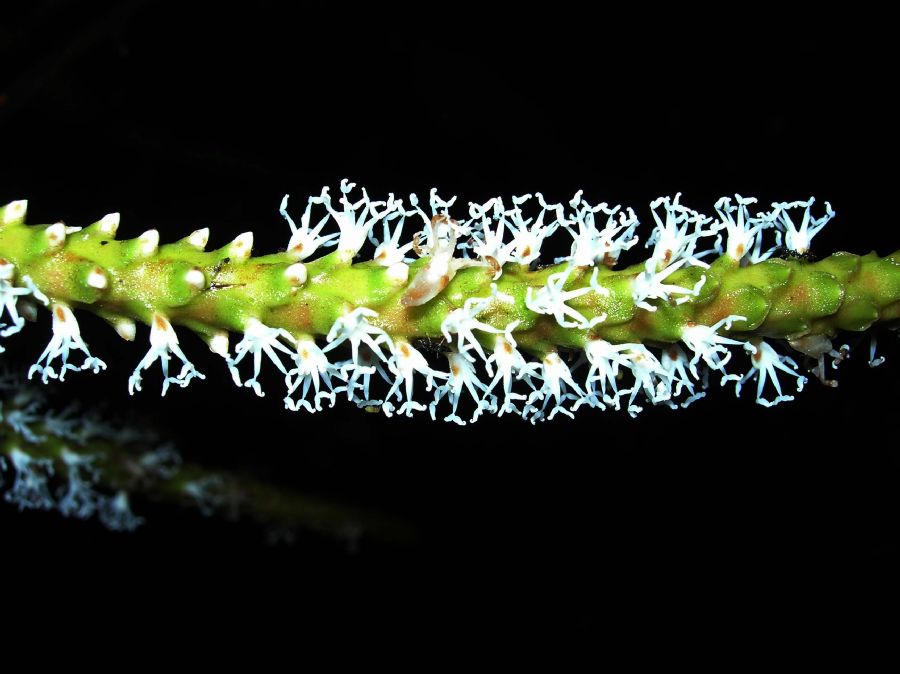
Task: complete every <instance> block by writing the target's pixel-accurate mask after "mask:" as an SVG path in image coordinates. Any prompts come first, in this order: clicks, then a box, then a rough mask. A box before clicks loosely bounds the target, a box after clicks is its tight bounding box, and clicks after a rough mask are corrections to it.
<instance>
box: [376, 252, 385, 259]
mask: <svg viewBox="0 0 900 674" xmlns="http://www.w3.org/2000/svg"><path fill="white" fill-rule="evenodd" d="M386 257H387V251H386V250H383V251H381V252H380V253H378V255H376V256H375V259H377V260H383V259H384V258H386Z"/></svg>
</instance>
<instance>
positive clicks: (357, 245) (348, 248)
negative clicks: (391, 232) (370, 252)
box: [322, 178, 397, 262]
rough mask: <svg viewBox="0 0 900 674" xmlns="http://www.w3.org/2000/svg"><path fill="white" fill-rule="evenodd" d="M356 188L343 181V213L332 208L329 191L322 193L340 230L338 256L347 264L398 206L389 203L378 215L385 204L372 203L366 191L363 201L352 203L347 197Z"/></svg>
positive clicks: (345, 180) (341, 200)
mask: <svg viewBox="0 0 900 674" xmlns="http://www.w3.org/2000/svg"><path fill="white" fill-rule="evenodd" d="M354 187H356V183H351V182H349V181H348V180H347V179H346V178H344V179H343V180H342V181H341V193H342V194H341V198H340V202H341V204H342V205H343V207H344V208H343V210H341V211H337V210H335V209H334V208H332V206H331V198H330V197H328V193H327V191H325V190H323V191H322V196H323V197H324V203H325V207H326V208H327V209H328V212H329V213H331V217H333V218H334V220H335V222H337V225H338V228H339V229H340V238H339V239H338V244H337V249H338V254H339V255H340V256H341V257H342V258H343V259H344V260H345V261H347V262H349V261H350V260H352V259H353V258H354V257H355V256H356V254H357V253H358V252H359V251H360V249H361V248H362V247H363V244H365V242H366V238H367V237H368V236H369V232H370V231H371V230H372V227H373V226H374V225H375V223H376V222H378V221H379V220H381V219H382V218H384V216H386V215H387V214H388V213H390V212H391V211H393V210H394V209H395V208H396V206H397V204H396V203H393V202H392V203H389V204H387V206H386V208H385V209H384V210H383V211H381V213H377V212H376V208H377V207H378V206H385V202H383V201H371V200H370V199H369V195H368V194H367V193H366V190H365V189H363V191H362V193H363V195H362V199H360V200H359V201H357V202H356V203H351V202H350V200H349V199H348V198H347V195H348V194H349V193H350V192H351V191H352V190H353V188H354Z"/></svg>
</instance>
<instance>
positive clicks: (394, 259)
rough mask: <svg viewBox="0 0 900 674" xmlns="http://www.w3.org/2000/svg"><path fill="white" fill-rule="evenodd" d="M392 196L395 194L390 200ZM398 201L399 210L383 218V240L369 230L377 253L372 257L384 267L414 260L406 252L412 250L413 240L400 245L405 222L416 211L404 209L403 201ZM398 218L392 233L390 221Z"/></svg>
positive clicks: (370, 238)
mask: <svg viewBox="0 0 900 674" xmlns="http://www.w3.org/2000/svg"><path fill="white" fill-rule="evenodd" d="M392 197H393V195H391V198H389V199H388V201H392ZM396 203H397V210H396V211H394V212H393V213H390V214H388V215H386V216H385V217H384V219H383V220H382V223H383V225H384V236H383V237H382V239H381V241H379V240H378V239H376V238H375V237H374V236H372V233H371V231H370V232H369V241H371V242H372V244H373V245H374V246H375V254H374V255H373V256H372V259H373V260H374V261H375V262H376V263H377V264H379V265H380V266H382V267H393V266H394V265H396V264H399V263H401V262H402V263H409V262H412V261H413V258H411V257H406V254H407V253H408V252H409V251H410V250H412V247H413V242H412V240H410V241H409V242H408V243H405V244H403V245H400V237H401V236H402V235H403V224H404V223H405V222H406V218H407V216H409V215H412V214H413V213H415V212H416V211H414V210H413V211H404V210H403V202H402V201H398V202H396ZM398 218H399V220H400V221H399V222H398V223H397V226H396V227H395V228H394V231H393V233H392V232H391V230H390V223H391V221H392V220H396V219H398Z"/></svg>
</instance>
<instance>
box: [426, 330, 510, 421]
mask: <svg viewBox="0 0 900 674" xmlns="http://www.w3.org/2000/svg"><path fill="white" fill-rule="evenodd" d="M498 339H502V337H498ZM446 356H447V360H448V361H449V364H450V373H449V377H448V379H447V383H446V384H444V385H443V386H438V387H437V388H436V389H435V391H434V401H433V402H432V403H431V405H430V406H429V409H430V412H431V418H432V419H434V418H435V416H434V411H435V408H436V407H437V405H438V403H439V402H440V401H441V398H443V397H444V396H445V395H446V396H447V397H448V400H449V401H450V404H451V405H452V406H453V409H452V410H451V412H450V414H449V415H448V416H446V417H444V421H452V422H454V423H455V424H458V425H460V426H465V425H466V422H465V421H463V420H462V419H461V418H460V417H459V415H458V414H457V413H456V410H457V407H458V406H459V401H460V399H461V398H462V392H463V389H466V390H467V391H468V392H469V395H470V396H472V400H474V401H475V403H476V405H477V406H478V407H477V409H476V410H475V413H474V415H473V416H472V418H471V419H470V421H473V422H474V421H476V420H477V419H478V417H479V416H480V415H481V413H482V412H484V411H486V410H491V411H492V410H493V409H494V407H493V402H492V401H488V400H487V398H491V399H493V398H494V396H491V395H490V387H488V386H487V385H485V384H484V382H482V381H481V380H480V379H479V378H478V373H477V372H476V371H475V365H474V363H472V361H471V360H469V359H468V358H467V357H465V356H463V355H462V354H460V353H458V352H456V351H450V352H449V353H447V354H446ZM478 391H481V392H483V393H485V394H486V395H485V398H484V399H482V398H481V397H480V396H479V393H478ZM522 397H524V396H522Z"/></svg>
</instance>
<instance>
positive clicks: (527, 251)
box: [522, 246, 531, 257]
mask: <svg viewBox="0 0 900 674" xmlns="http://www.w3.org/2000/svg"><path fill="white" fill-rule="evenodd" d="M529 255H531V246H525V249H524V250H523V251H522V257H528V256H529Z"/></svg>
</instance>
